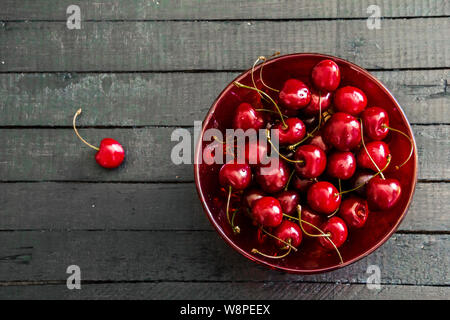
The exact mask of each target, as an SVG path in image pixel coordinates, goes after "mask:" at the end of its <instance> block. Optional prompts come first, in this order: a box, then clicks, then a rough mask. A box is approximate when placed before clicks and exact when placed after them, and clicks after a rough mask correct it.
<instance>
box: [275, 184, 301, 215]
mask: <svg viewBox="0 0 450 320" xmlns="http://www.w3.org/2000/svg"><path fill="white" fill-rule="evenodd" d="M276 197H277V199H278V201H280V204H281V209H283V213H286V214H289V215H291V214H293V213H294V212H295V210H296V207H297V205H298V204H299V202H300V197H299V195H298V193H297V192H295V191H293V190H286V191H282V192H280V193H279V194H277V196H276Z"/></svg>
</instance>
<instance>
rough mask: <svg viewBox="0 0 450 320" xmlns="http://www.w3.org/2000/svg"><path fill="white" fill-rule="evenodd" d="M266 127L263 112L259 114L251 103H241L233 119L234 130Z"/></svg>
mask: <svg viewBox="0 0 450 320" xmlns="http://www.w3.org/2000/svg"><path fill="white" fill-rule="evenodd" d="M265 125H266V123H265V121H264V116H263V115H262V114H261V112H258V111H256V110H255V108H253V107H252V106H251V104H249V103H246V102H244V103H241V104H240V105H239V106H238V107H237V109H236V111H235V113H234V118H233V128H234V129H242V130H244V131H245V130H248V129H255V130H258V129H262V128H264V126H265Z"/></svg>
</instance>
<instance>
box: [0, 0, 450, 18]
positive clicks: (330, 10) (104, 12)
mask: <svg viewBox="0 0 450 320" xmlns="http://www.w3.org/2000/svg"><path fill="white" fill-rule="evenodd" d="M71 4H73V3H72V2H70V0H60V1H57V2H56V3H55V2H53V1H51V0H41V1H39V2H36V1H33V0H25V1H21V2H20V3H18V2H17V1H14V0H3V1H2V10H1V14H0V20H33V19H41V20H55V19H56V20H65V19H66V18H67V15H66V8H67V7H68V6H69V5H71ZM373 4H375V5H379V6H380V8H381V13H382V15H383V17H385V18H387V17H414V16H442V15H450V6H449V4H448V2H447V1H445V0H434V1H421V0H414V1H407V0H397V1H395V2H393V1H389V0H363V1H352V0H339V1H338V0H331V1H330V0H316V1H314V3H311V2H309V1H305V0H296V1H291V0H290V1H286V0H285V1H279V0H266V1H264V3H261V1H257V0H250V1H242V0H227V1H221V0H170V1H146V0H133V1H130V0H114V1H95V2H92V1H87V0H78V1H77V5H78V6H80V8H81V13H82V19H83V20H88V19H97V20H99V19H100V20H106V19H125V20H126V19H158V20H161V19H206V20H213V19H314V18H355V17H359V18H365V17H367V16H368V14H367V7H368V6H370V5H373Z"/></svg>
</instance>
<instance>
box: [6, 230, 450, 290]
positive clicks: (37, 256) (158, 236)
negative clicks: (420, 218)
mask: <svg viewBox="0 0 450 320" xmlns="http://www.w3.org/2000/svg"><path fill="white" fill-rule="evenodd" d="M449 240H450V236H449V235H415V234H394V235H393V237H391V239H390V240H389V241H388V242H387V243H385V244H384V245H383V246H382V247H380V248H379V249H378V250H377V251H375V252H374V253H372V254H371V255H370V256H368V257H366V258H364V259H362V260H360V261H359V262H356V263H354V264H352V265H350V266H347V267H346V268H343V269H340V270H336V271H333V272H329V273H325V274H319V275H309V276H298V275H292V274H285V273H281V272H275V271H272V272H271V271H269V270H268V269H267V268H265V267H263V266H259V265H256V264H255V263H253V262H251V261H250V260H248V259H246V258H244V257H242V256H241V255H240V254H238V253H237V252H235V251H233V249H231V248H230V247H229V246H227V245H226V244H225V243H224V242H223V240H222V239H221V238H220V237H219V236H218V235H217V234H216V233H215V232H208V231H197V232H192V231H191V232H185V231H180V232H174V231H157V232H145V231H139V232H132V231H109V232H105V231H101V232H96V231H73V232H57V231H46V232H42V231H16V232H1V233H0V241H1V243H2V246H1V248H0V261H1V263H0V281H30V280H33V281H47V280H52V281H53V280H60V281H61V280H66V279H67V274H66V273H65V272H66V269H67V267H68V266H69V265H72V264H76V265H78V266H80V268H81V270H82V274H83V279H84V280H86V281H135V280H139V281H149V280H151V281H298V282H331V283H336V282H338V283H366V280H367V277H368V275H367V273H366V271H367V267H368V265H372V264H375V265H378V266H379V267H380V269H381V282H382V283H383V284H411V285H450V277H449V269H448V268H446V267H445V266H448V265H449V263H450V261H449V260H450V257H449V255H448V251H449V250H450V241H449ZM430 266H433V267H430ZM438 266H440V267H438Z"/></svg>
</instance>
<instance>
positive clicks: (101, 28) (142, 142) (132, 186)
mask: <svg viewBox="0 0 450 320" xmlns="http://www.w3.org/2000/svg"><path fill="white" fill-rule="evenodd" d="M71 4H76V5H78V6H79V7H80V9H81V29H80V30H76V29H75V30H70V29H68V28H67V25H66V20H67V17H68V15H67V14H66V9H67V7H68V6H69V5H71ZM371 4H377V5H379V7H380V9H381V14H382V16H383V19H382V20H381V28H380V29H374V30H371V29H369V28H368V27H367V17H368V15H369V14H368V13H367V7H368V6H369V5H371ZM449 17H450V3H449V1H448V0H434V1H433V0H430V1H419V0H417V1H407V0H397V1H388V0H385V1H381V0H367V1H366V0H363V1H350V0H344V1H338V0H330V1H325V0H323V1H303V0H299V1H287V0H285V1H277V0H268V1H244V0H242V1H238V0H226V1H224V0H185V1H181V0H170V1H169V0H158V1H156V0H153V1H151V0H133V1H131V0H115V1H100V0H97V1H95V2H94V1H86V0H77V1H73V0H60V1H56V0H54V1H50V0H41V1H32V0H27V1H15V0H2V1H1V2H0V126H1V127H0V137H1V151H0V180H1V183H0V243H1V246H0V298H34V299H36V298H37V299H42V298H67V299H79V298H84V299H86V298H89V299H90V298H93V299H98V298H106V299H115V298H138V299H140V298H146V299H155V298H163V299H179V298H200V299H202V298H248V299H286V298H293V299H315V298H326V299H360V298H368V299H379V298H389V299H391V298H400V299H401V298H445V299H449V298H450V287H449V286H450V277H449V250H450V241H449V240H450V239H449V237H450V236H449V230H450V213H449V212H450V204H449V197H450V184H449V182H450V165H449V164H450V163H449V158H450V151H449V150H450V139H449V135H450V112H449V102H450V95H449V89H448V78H449V73H450V19H449ZM275 51H281V52H282V53H292V52H321V53H328V54H332V55H336V56H339V57H342V58H345V59H348V60H350V61H352V62H355V63H356V64H358V65H361V66H362V67H365V68H367V69H369V70H370V71H372V72H373V74H374V75H375V76H377V77H378V78H379V79H381V80H382V82H383V83H385V85H386V86H387V87H388V88H389V89H390V90H391V91H392V92H393V94H394V95H395V97H396V98H397V99H398V101H399V102H400V104H401V105H402V106H403V108H404V110H405V112H406V115H407V116H408V118H409V120H410V122H411V123H412V127H413V130H414V133H415V137H416V139H417V146H418V153H419V162H420V171H419V183H418V185H417V190H416V194H415V198H414V202H413V204H412V207H411V209H410V211H409V213H408V215H407V217H406V219H405V220H404V222H403V223H402V224H401V226H400V228H399V230H398V231H397V232H396V233H395V234H394V236H393V237H392V238H391V239H390V240H389V241H388V242H387V243H386V244H385V245H383V246H382V247H381V248H380V249H379V250H377V251H376V252H375V253H373V254H372V255H370V256H368V257H367V258H365V259H363V260H361V261H359V262H357V263H355V264H353V265H351V266H349V267H347V268H344V269H341V270H338V271H335V272H331V273H327V274H321V275H313V276H296V275H288V274H283V273H279V272H275V271H270V270H267V269H265V268H263V267H261V266H257V265H255V264H253V263H251V262H249V261H247V259H245V258H243V257H242V256H240V255H239V254H237V253H236V252H234V251H233V250H232V249H231V248H230V247H228V246H227V245H226V244H225V243H224V242H223V241H222V240H221V239H220V238H219V236H218V235H217V234H216V232H215V231H214V230H213V229H212V227H211V225H210V224H209V222H208V221H207V219H206V217H205V215H204V214H203V212H202V210H201V206H200V203H199V201H198V199H197V195H196V191H195V186H194V184H193V169H192V166H191V165H180V166H176V165H174V164H173V163H172V162H171V161H170V151H171V148H172V147H173V146H174V143H173V142H171V140H170V135H171V133H172V131H173V130H174V129H175V128H177V127H184V128H188V129H189V130H191V129H192V126H193V123H194V121H195V120H202V119H203V117H204V115H205V114H206V112H207V110H208V109H209V107H210V105H211V103H212V102H213V100H214V98H215V97H216V96H217V95H218V93H219V92H220V91H221V90H222V88H223V87H224V86H225V85H226V84H227V83H228V82H229V81H230V80H232V79H233V78H234V77H235V76H236V75H237V74H238V73H240V72H241V71H242V70H244V69H247V68H249V67H250V66H251V64H252V63H253V61H254V60H255V58H256V57H257V56H259V55H270V54H271V53H273V52H275ZM79 107H82V108H83V110H84V113H83V115H82V116H81V118H80V120H79V124H80V128H81V129H80V132H81V134H82V135H83V136H85V137H86V138H87V139H88V140H89V141H91V142H92V143H96V144H97V143H98V142H99V141H100V140H101V138H104V137H107V136H110V137H113V138H116V139H117V140H119V141H121V142H122V143H123V144H124V146H125V147H126V149H127V161H126V164H125V165H124V167H123V168H121V169H119V170H115V171H105V170H102V169H101V168H99V167H98V166H97V164H96V163H95V161H94V151H93V150H90V149H89V148H87V147H86V146H84V145H83V144H81V143H80V142H79V141H78V140H77V139H76V137H75V135H74V134H73V131H72V129H71V120H72V115H73V114H74V112H75V111H76V110H77V108H79ZM69 265H78V266H79V267H80V268H81V278H82V288H81V290H68V289H67V287H66V279H67V277H68V276H69V275H68V274H67V273H66V269H67V267H68V266H69ZM369 265H378V266H379V267H380V270H381V283H382V287H381V290H369V289H368V288H367V286H366V280H367V278H368V276H369V274H367V273H366V271H367V267H368V266H369Z"/></svg>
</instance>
